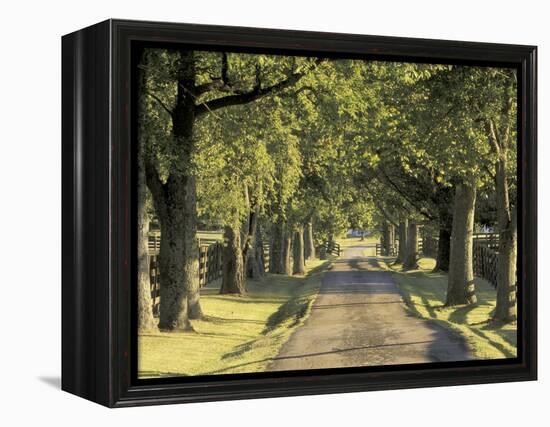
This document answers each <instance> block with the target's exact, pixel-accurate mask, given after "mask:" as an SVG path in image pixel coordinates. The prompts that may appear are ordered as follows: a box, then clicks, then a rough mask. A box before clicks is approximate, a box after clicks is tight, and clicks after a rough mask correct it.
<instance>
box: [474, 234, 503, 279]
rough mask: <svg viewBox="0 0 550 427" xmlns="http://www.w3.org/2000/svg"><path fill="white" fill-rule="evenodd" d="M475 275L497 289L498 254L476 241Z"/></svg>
mask: <svg viewBox="0 0 550 427" xmlns="http://www.w3.org/2000/svg"><path fill="white" fill-rule="evenodd" d="M473 255H474V257H473V258H474V275H476V276H478V277H482V278H483V279H485V280H487V281H488V282H489V283H490V284H491V285H493V287H495V288H496V287H497V263H498V252H496V251H494V250H492V249H491V248H490V247H489V246H488V245H486V244H484V243H482V242H476V241H474V254H473Z"/></svg>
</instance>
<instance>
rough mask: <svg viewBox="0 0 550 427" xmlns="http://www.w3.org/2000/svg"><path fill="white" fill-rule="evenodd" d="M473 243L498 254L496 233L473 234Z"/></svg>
mask: <svg viewBox="0 0 550 427" xmlns="http://www.w3.org/2000/svg"><path fill="white" fill-rule="evenodd" d="M474 243H480V244H483V245H485V246H487V247H488V248H489V249H492V250H494V251H497V252H498V233H475V234H474Z"/></svg>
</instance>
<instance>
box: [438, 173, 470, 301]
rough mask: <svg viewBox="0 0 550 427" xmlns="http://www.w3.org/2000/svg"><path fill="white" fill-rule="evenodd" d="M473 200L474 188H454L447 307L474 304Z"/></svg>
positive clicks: (461, 185)
mask: <svg viewBox="0 0 550 427" xmlns="http://www.w3.org/2000/svg"><path fill="white" fill-rule="evenodd" d="M475 201H476V189H475V186H474V185H472V184H469V183H460V184H458V185H457V186H456V191H455V203H454V209H453V230H452V234H451V257H450V264H449V278H448V285H447V301H446V305H458V304H475V303H476V301H477V298H476V295H475V285H474V272H473V234H474V212H475Z"/></svg>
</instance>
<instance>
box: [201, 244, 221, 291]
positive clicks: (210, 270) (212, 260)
mask: <svg viewBox="0 0 550 427" xmlns="http://www.w3.org/2000/svg"><path fill="white" fill-rule="evenodd" d="M222 251H223V246H222V244H221V243H220V242H215V243H212V244H209V245H205V244H202V245H201V246H199V286H201V287H202V286H206V285H208V284H209V283H212V282H213V281H215V280H217V279H219V278H220V277H222Z"/></svg>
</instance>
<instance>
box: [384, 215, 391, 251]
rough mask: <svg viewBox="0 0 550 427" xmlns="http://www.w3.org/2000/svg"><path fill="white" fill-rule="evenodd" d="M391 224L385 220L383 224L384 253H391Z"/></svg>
mask: <svg viewBox="0 0 550 427" xmlns="http://www.w3.org/2000/svg"><path fill="white" fill-rule="evenodd" d="M390 240H391V238H390V225H389V224H388V223H387V222H386V221H384V224H383V225H382V255H384V256H389V255H390Z"/></svg>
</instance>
